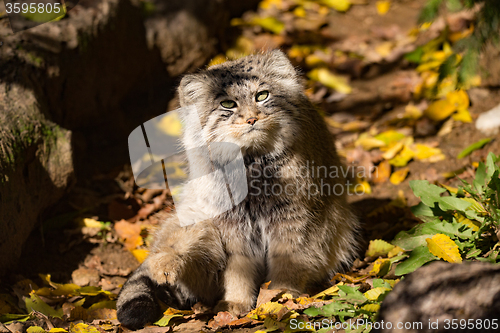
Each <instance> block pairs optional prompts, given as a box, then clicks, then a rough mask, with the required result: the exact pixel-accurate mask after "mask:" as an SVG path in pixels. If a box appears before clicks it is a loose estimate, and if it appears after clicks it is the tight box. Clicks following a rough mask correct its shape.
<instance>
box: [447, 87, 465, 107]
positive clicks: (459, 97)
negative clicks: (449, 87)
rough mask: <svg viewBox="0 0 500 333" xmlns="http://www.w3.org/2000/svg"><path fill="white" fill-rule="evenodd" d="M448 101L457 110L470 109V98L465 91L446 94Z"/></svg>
mask: <svg viewBox="0 0 500 333" xmlns="http://www.w3.org/2000/svg"><path fill="white" fill-rule="evenodd" d="M446 99H447V100H448V101H449V102H450V104H452V105H453V106H454V107H455V110H458V109H467V108H468V107H469V96H468V95H467V93H466V92H465V91H464V90H457V91H452V92H449V93H448V94H446Z"/></svg>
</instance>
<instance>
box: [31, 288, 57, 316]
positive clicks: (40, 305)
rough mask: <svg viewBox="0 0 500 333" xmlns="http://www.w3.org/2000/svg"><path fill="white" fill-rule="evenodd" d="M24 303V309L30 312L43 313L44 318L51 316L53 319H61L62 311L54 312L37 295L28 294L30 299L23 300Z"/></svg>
mask: <svg viewBox="0 0 500 333" xmlns="http://www.w3.org/2000/svg"><path fill="white" fill-rule="evenodd" d="M24 302H25V303H26V309H27V310H28V311H29V312H31V311H38V312H41V313H43V314H44V315H46V316H51V317H55V318H62V315H63V311H62V309H59V310H55V309H54V308H52V307H51V306H50V305H48V304H47V303H45V302H44V301H42V299H41V298H40V297H38V295H36V294H34V293H32V294H30V298H26V299H25V300H24Z"/></svg>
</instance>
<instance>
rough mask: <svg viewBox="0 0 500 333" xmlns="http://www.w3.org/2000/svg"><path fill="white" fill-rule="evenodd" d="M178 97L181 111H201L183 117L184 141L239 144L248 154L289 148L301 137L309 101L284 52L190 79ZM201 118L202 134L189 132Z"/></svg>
mask: <svg viewBox="0 0 500 333" xmlns="http://www.w3.org/2000/svg"><path fill="white" fill-rule="evenodd" d="M179 97H180V104H181V106H182V107H187V106H195V107H194V108H186V110H191V111H189V112H196V114H182V113H181V117H183V118H184V121H185V125H186V128H185V133H184V141H191V142H192V143H195V142H198V141H200V140H202V141H205V142H208V143H211V142H230V143H235V144H237V145H238V146H239V147H240V148H241V150H242V152H243V153H244V154H247V153H248V154H267V153H273V152H277V151H279V150H280V149H281V150H283V149H284V148H286V146H287V145H289V144H290V142H292V141H293V139H294V135H296V133H297V130H298V126H299V124H298V122H297V119H299V117H300V110H301V107H302V106H303V104H304V100H307V98H306V97H305V95H304V93H303V86H302V83H301V79H300V77H299V76H298V74H297V72H296V70H295V68H294V67H293V65H292V64H291V63H290V61H289V60H288V58H287V57H286V56H285V55H284V54H283V53H282V52H281V51H272V52H269V53H264V54H256V55H251V56H247V57H245V58H242V59H238V60H234V61H228V62H225V63H223V64H220V65H216V66H212V67H210V68H209V69H207V70H205V71H203V72H200V73H197V74H189V75H186V76H185V77H184V78H183V79H182V81H181V84H180V86H179ZM193 110H195V111H193ZM189 112H188V113H189ZM196 118H198V119H199V124H201V130H200V129H199V126H192V127H191V129H190V123H193V122H194V121H198V120H197V119H196ZM195 128H197V129H196V130H195ZM194 138H197V139H194Z"/></svg>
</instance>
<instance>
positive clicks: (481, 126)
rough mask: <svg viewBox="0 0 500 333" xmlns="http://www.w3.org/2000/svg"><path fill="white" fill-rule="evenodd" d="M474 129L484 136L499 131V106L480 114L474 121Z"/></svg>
mask: <svg viewBox="0 0 500 333" xmlns="http://www.w3.org/2000/svg"><path fill="white" fill-rule="evenodd" d="M476 128H477V129H478V130H480V131H481V132H483V133H484V134H486V135H494V134H497V133H498V130H499V129H500V104H499V105H497V106H495V107H494V108H493V109H491V110H489V111H486V112H484V113H481V114H480V115H479V117H478V118H477V120H476Z"/></svg>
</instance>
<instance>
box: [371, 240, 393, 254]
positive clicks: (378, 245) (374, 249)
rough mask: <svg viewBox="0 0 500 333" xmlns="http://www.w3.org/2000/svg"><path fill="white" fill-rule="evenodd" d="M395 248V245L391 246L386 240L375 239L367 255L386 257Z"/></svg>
mask: <svg viewBox="0 0 500 333" xmlns="http://www.w3.org/2000/svg"><path fill="white" fill-rule="evenodd" d="M393 248H394V245H392V244H389V243H387V242H386V241H384V240H381V239H374V240H371V241H370V245H369V246H368V250H367V251H366V255H367V256H369V257H378V256H385V255H387V253H389V251H390V250H392V249H393Z"/></svg>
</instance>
